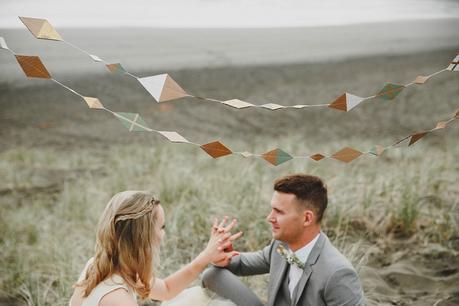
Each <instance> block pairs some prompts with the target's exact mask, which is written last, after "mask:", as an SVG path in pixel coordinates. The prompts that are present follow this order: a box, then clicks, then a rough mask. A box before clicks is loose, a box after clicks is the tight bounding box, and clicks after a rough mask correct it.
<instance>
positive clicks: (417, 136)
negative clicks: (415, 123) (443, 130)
mask: <svg viewBox="0 0 459 306" xmlns="http://www.w3.org/2000/svg"><path fill="white" fill-rule="evenodd" d="M427 133H428V132H420V133H416V134H413V135H411V137H410V143H409V144H408V146H411V145H412V144H414V143H415V142H416V141H418V140H419V139H421V138H422V137H424V136H425V135H426V134H427Z"/></svg>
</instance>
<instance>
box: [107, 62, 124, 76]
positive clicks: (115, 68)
mask: <svg viewBox="0 0 459 306" xmlns="http://www.w3.org/2000/svg"><path fill="white" fill-rule="evenodd" d="M106 66H107V68H108V70H110V72H113V73H120V74H124V73H125V72H126V70H125V69H124V68H123V66H121V64H120V63H116V64H107V65H106Z"/></svg>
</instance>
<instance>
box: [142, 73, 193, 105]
mask: <svg viewBox="0 0 459 306" xmlns="http://www.w3.org/2000/svg"><path fill="white" fill-rule="evenodd" d="M138 80H139V82H140V84H142V86H143V87H145V89H146V90H147V91H148V92H149V93H150V94H151V95H152V96H153V98H155V100H156V101H157V102H165V101H170V100H175V99H179V98H183V97H187V96H189V95H188V94H187V93H186V92H185V91H184V90H183V89H182V88H181V87H180V86H179V85H178V84H177V83H176V82H175V81H174V80H173V79H172V78H171V77H170V76H169V75H168V74H160V75H154V76H150V77H145V78H139V79H138Z"/></svg>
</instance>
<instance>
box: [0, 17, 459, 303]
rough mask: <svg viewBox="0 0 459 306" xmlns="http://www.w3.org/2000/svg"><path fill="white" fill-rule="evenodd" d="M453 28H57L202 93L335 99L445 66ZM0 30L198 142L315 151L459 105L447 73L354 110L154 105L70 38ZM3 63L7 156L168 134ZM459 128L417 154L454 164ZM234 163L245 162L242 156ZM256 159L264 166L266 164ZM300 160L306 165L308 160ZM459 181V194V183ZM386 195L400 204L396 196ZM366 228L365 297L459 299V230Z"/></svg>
mask: <svg viewBox="0 0 459 306" xmlns="http://www.w3.org/2000/svg"><path fill="white" fill-rule="evenodd" d="M458 28H459V19H454V20H442V21H439V20H436V21H416V22H398V23H392V24H370V25H353V26H346V27H330V28H301V29H300V28H298V29H267V30H261V29H252V30H242V29H238V30H202V29H201V30H197V29H195V30H183V29H182V30H179V29H154V30H153V29H110V30H108V29H105V30H101V29H98V30H90V29H84V30H83V29H79V30H77V29H74V30H71V29H63V30H60V31H59V32H61V34H62V35H63V36H64V37H65V38H66V39H67V40H68V41H70V42H72V43H74V44H76V45H78V46H80V47H81V48H83V49H85V50H87V51H89V52H91V53H93V54H96V55H98V56H100V57H102V58H104V59H106V60H108V61H120V62H121V63H122V64H123V65H124V67H125V68H127V69H128V70H129V71H130V72H132V73H135V74H138V75H141V76H147V75H153V74H156V73H159V72H168V73H170V74H171V75H172V77H173V78H174V79H175V80H176V81H177V82H178V83H179V84H181V85H182V86H183V87H184V88H185V89H187V90H189V91H190V92H191V93H193V94H196V95H201V96H206V97H212V98H217V99H225V100H227V99H232V98H239V99H243V100H247V101H250V102H253V103H255V104H262V103H269V102H272V103H279V104H285V105H293V104H297V103H305V104H315V103H328V102H330V101H332V100H333V99H334V98H336V97H338V96H339V95H341V94H342V93H343V92H344V91H348V92H350V93H353V94H356V95H360V96H368V95H372V94H374V93H375V92H377V91H378V90H379V89H380V88H382V86H383V85H384V82H395V83H402V84H403V83H408V82H410V81H412V80H413V79H414V78H415V77H416V76H417V75H426V74H429V73H432V72H435V71H438V70H441V69H443V68H445V67H446V66H447V65H448V63H449V61H450V60H451V59H452V58H453V57H454V56H455V55H456V53H458V52H459V32H458V31H456V29H458ZM0 35H1V36H4V37H5V39H6V41H7V43H8V44H9V46H10V47H11V48H12V49H13V50H15V51H16V52H17V53H20V54H30V55H32V54H38V55H40V56H41V57H42V59H43V61H44V63H45V65H46V66H47V68H48V70H49V71H50V72H51V74H53V75H54V76H55V78H56V79H58V80H59V81H62V82H63V83H64V84H66V85H68V86H70V87H72V88H74V89H75V90H77V91H79V92H81V93H82V94H84V95H85V96H93V97H99V98H100V99H101V101H102V103H104V105H106V106H107V107H109V108H110V109H112V110H114V111H129V112H139V113H140V114H141V115H142V117H143V118H144V119H145V121H146V122H147V123H149V124H150V125H151V126H152V127H153V128H155V129H160V130H175V131H178V132H179V133H181V134H182V135H183V136H185V137H186V138H188V139H190V140H192V141H195V142H200V143H205V142H210V141H213V140H216V139H219V140H221V141H223V142H224V143H225V144H227V145H229V146H230V147H233V148H236V149H237V150H239V151H243V150H253V151H255V152H265V151H267V150H269V149H272V148H274V147H277V146H278V147H281V148H286V150H289V149H291V150H301V152H309V153H316V151H320V150H326V152H324V153H331V152H332V151H333V150H337V149H339V148H341V147H343V146H345V145H350V146H354V147H357V148H360V149H365V147H366V146H369V145H370V144H390V143H391V142H393V141H395V140H397V139H398V138H400V137H404V136H406V135H407V134H410V133H413V132H415V131H420V130H424V129H427V128H431V127H432V126H434V125H435V124H436V122H437V121H440V120H442V119H445V118H448V116H450V115H451V113H452V112H453V111H454V110H456V109H457V108H458V107H459V103H458V102H457V101H458V97H459V86H458V77H459V74H457V73H451V72H445V73H442V74H440V75H439V76H437V77H435V78H433V79H432V80H431V81H429V82H428V83H427V84H425V85H424V86H421V87H410V88H408V89H406V90H405V92H403V93H402V94H401V95H400V96H399V97H398V98H397V99H396V100H394V101H383V100H374V101H372V102H369V103H365V104H364V105H361V106H359V107H358V108H356V109H355V110H353V111H352V112H350V113H341V112H339V111H335V110H331V109H317V110H296V111H294V110H285V111H277V112H271V111H268V110H263V109H249V110H239V111H238V110H234V109H231V108H229V107H224V106H222V105H215V104H212V103H210V102H203V101H199V100H195V99H191V98H186V99H181V100H178V101H172V102H168V103H163V104H157V103H156V102H155V101H154V100H153V98H152V97H151V96H149V95H148V93H146V92H145V91H144V90H143V88H142V87H141V86H140V85H139V84H138V83H137V82H136V80H134V79H131V78H128V77H127V76H119V75H110V74H109V72H107V71H105V68H104V67H103V65H101V64H97V63H92V62H90V60H89V58H87V57H85V55H84V54H81V53H79V52H78V51H76V50H73V49H71V48H70V47H69V46H66V45H65V44H63V43H58V42H49V41H36V40H35V39H34V38H33V37H32V36H31V35H30V34H29V33H27V32H26V30H1V31H0ZM0 67H1V72H0V105H1V108H2V111H1V114H0V153H2V154H5V156H6V155H7V154H8V152H10V151H12V150H15V149H16V148H24V149H25V150H29V149H31V150H41V149H43V150H48V151H49V150H51V152H56V154H58V155H59V154H61V153H62V152H64V154H65V152H69V154H70V152H74V151H75V150H77V151H79V152H82V154H86V155H91V156H102V155H104V154H111V153H113V151H111V150H112V149H111V148H112V147H116V146H131V145H140V146H153V147H160V146H163V145H165V142H164V141H163V140H162V139H161V138H160V137H159V136H157V135H151V134H132V133H131V134H129V132H127V131H125V130H123V128H122V126H121V124H120V123H119V122H118V121H117V120H116V119H115V118H112V117H111V116H110V115H109V114H108V113H105V112H101V111H93V110H89V109H88V108H87V107H86V106H85V104H84V102H83V101H81V99H79V98H78V97H77V96H75V95H73V94H71V93H69V92H68V91H66V90H65V89H63V88H61V87H59V86H58V85H57V84H54V83H52V82H47V81H45V80H27V79H25V77H24V76H23V74H22V71H20V68H19V67H18V65H17V64H16V62H15V60H14V58H13V57H12V56H10V55H8V53H6V52H3V53H1V56H0ZM458 136H459V129H458V127H457V124H455V125H452V127H451V128H449V129H448V131H446V132H445V133H438V134H436V135H434V136H431V137H428V138H427V139H425V140H423V142H424V147H422V148H424V149H425V155H424V156H422V159H420V160H419V161H418V162H419V163H427V162H429V161H432V160H433V159H435V155H434V153H433V152H434V151H433V150H434V149H433V148H434V147H435V148H440V149H442V150H445V152H447V153H446V154H449V156H452V155H454V154H455V155H456V158H454V157H452V158H451V159H452V160H453V161H454V160H455V164H445V167H456V168H455V169H456V170H457V148H458V143H457V139H458ZM167 146H172V145H167ZM359 146H360V147H359ZM429 149H430V150H429ZM412 150H415V149H412ZM185 151H186V153H190V150H185ZM429 151H430V152H431V153H429ZM174 152H175V154H177V155H172V156H171V159H170V161H167V162H168V163H169V162H170V163H173V162H174V160H177V162H179V160H181V159H180V158H181V157H179V156H178V155H179V154H180V150H178V151H174ZM435 152H436V151H435ZM296 153H299V152H296ZM398 157H399V158H397V155H396V156H395V157H394V156H392V157H387V158H385V159H384V163H390V162H393V163H397V162H398V161H399V160H400V159H401V156H400V155H398ZM165 162H166V161H165ZM232 162H234V163H236V162H237V163H246V162H247V163H248V162H249V161H247V160H244V159H236V158H234V159H233V160H232ZM257 162H258V163H259V164H260V168H262V167H268V166H267V165H265V164H264V162H263V161H257ZM325 162H327V161H325ZM357 162H358V161H357ZM213 163H216V161H213V160H211V159H208V158H207V156H205V154H204V153H203V152H198V149H196V150H194V151H193V155H192V156H191V157H190V165H189V167H191V168H193V167H195V165H200V166H199V167H200V168H199V169H200V170H201V171H204V170H205V169H207V170H205V171H204V172H201V173H207V174H208V175H217V174H218V167H216V168H212V165H214V164H213ZM292 163H295V164H294V165H295V166H297V169H302V168H301V167H300V165H301V164H300V163H304V161H298V162H297V161H295V162H292ZM372 163H376V162H372ZM372 163H370V162H368V167H372V165H374V164H372ZM365 165H367V164H365ZM106 167H109V166H108V165H106ZM196 167H198V166H196ZM318 167H320V166H318ZM344 167H347V166H343V167H341V166H339V167H338V166H337V168H335V169H333V170H332V171H331V172H329V173H328V174H327V175H328V177H327V179H329V180H330V181H332V180H333V177H334V175H335V173H334V172H333V171H345V170H343V169H345V168H344ZM107 169H109V168H107ZM209 169H214V170H209ZM263 169H264V168H263ZM2 171H5V172H6V171H7V170H6V168H5V169H3V170H2ZM104 171H105V172H107V171H108V173H110V170H103V171H102V172H104ZM206 171H207V172H206ZM212 171H213V172H212ZM260 171H264V170H260ZM270 171H271V170H270ZM78 173H79V172H78ZM78 173H77V172H74V173H70V174H68V173H61V172H53V171H51V172H49V171H48V170H46V169H35V170H34V175H36V176H37V177H38V179H37V180H38V182H39V183H37V184H38V185H37V186H35V187H37V188H36V189H33V186H32V187H31V188H32V189H31V190H22V189H14V188H12V187H11V186H12V182H10V181H8V180H7V181H6V182H3V183H2V185H0V195H1V196H2V197H4V199H6V198H8V199H9V200H8V201H12V200H11V199H16V198H17V199H19V198H21V197H22V196H23V195H22V193H30V192H36V193H37V194H46V193H47V192H49V190H48V189H47V188H48V187H49V188H50V189H52V188H59V187H56V186H60V184H61V181H62V180H66V179H67V178H68V175H70V176H72V177H73V178H74V179H77V177H78V175H79V174H78ZM270 173H274V172H270ZM456 173H457V171H456ZM98 175H99V174H97V173H95V174H94V177H95V178H97V177H98ZM196 175H198V174H196ZM420 175H421V176H422V174H420ZM456 178H457V176H456ZM368 179H369V180H371V178H368ZM43 182H45V183H43ZM47 184H48V185H47ZM369 184H371V181H370V182H369ZM43 186H45V187H43ZM46 186H48V187H46ZM53 190H54V189H53ZM454 192H455V194H456V195H458V194H457V192H458V190H457V188H456V189H454ZM433 196H438V197H442V195H433ZM448 196H451V194H449V195H448ZM452 197H453V198H454V193H453V195H452ZM456 199H457V197H456ZM448 203H449V202H448ZM385 204H386V205H391V203H390V202H389V200H388V202H387V203H385ZM445 205H446V204H445ZM426 207H427V208H428V209H431V210H429V211H428V213H430V212H431V211H435V210H436V209H437V208H436V207H435V206H432V207H430V206H426ZM451 207H452V208H451V209H450V210H449V213H450V214H451V220H452V221H451V222H452V224H453V228H455V229H456V230H458V227H457V224H459V219H458V216H459V212H458V211H457V209H458V206H457V200H456V202H455V205H451ZM373 221H374V222H376V221H375V220H369V221H368V222H369V223H372V222H373ZM2 222H6V223H7V222H8V220H4V221H2ZM454 224H456V225H455V227H454ZM426 226H429V225H426ZM368 228H371V226H369V227H368ZM368 228H366V230H368ZM355 235H356V236H358V235H359V233H358V231H356V233H355ZM362 235H364V236H365V237H366V239H367V240H366V242H367V243H368V244H369V245H370V246H371V247H372V251H371V253H370V256H369V260H368V264H367V265H365V266H364V267H363V268H362V269H361V271H360V274H361V277H362V281H363V283H364V286H365V289H366V293H367V295H368V297H369V299H370V300H371V303H370V305H433V304H434V303H436V302H438V303H437V304H436V305H437V306H446V305H459V285H458V284H459V256H458V252H459V233H457V232H456V233H455V234H454V233H453V234H451V235H450V236H449V238H448V241H447V242H445V243H435V242H432V241H430V240H429V239H427V238H426V239H424V240H423V238H419V237H420V236H419V235H418V236H416V235H414V236H411V237H404V236H397V233H396V232H395V233H394V232H391V233H389V234H388V233H385V232H379V233H378V232H374V233H372V234H368V232H365V233H364V234H362ZM24 256H28V255H24ZM5 301H7V302H9V303H13V302H12V301H13V300H9V299H6V298H5Z"/></svg>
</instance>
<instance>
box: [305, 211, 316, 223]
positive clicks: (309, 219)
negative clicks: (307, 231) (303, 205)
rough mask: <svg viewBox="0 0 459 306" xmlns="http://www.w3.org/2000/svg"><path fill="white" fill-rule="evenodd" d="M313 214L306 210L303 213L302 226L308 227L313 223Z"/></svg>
mask: <svg viewBox="0 0 459 306" xmlns="http://www.w3.org/2000/svg"><path fill="white" fill-rule="evenodd" d="M314 217H315V215H314V212H313V211H312V210H308V209H306V210H305V211H304V222H303V225H304V226H308V225H311V224H313V223H314Z"/></svg>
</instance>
